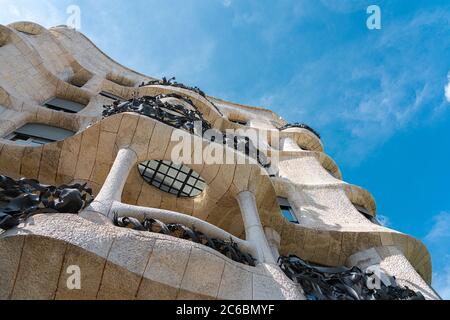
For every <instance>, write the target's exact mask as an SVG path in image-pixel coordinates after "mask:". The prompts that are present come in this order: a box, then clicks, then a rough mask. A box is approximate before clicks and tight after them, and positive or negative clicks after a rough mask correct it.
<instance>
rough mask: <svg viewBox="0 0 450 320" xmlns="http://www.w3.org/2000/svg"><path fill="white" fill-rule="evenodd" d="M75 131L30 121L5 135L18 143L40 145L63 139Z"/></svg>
mask: <svg viewBox="0 0 450 320" xmlns="http://www.w3.org/2000/svg"><path fill="white" fill-rule="evenodd" d="M73 134H74V133H73V132H72V131H69V130H65V129H62V128H57V127H52V126H48V125H45V124H40V123H29V124H26V125H24V126H23V127H21V128H19V129H17V130H16V131H14V132H13V133H11V134H9V135H8V136H6V137H5V139H8V140H11V141H15V142H16V143H17V144H22V145H31V146H40V145H44V144H47V143H51V142H54V141H61V140H64V139H66V138H68V137H70V136H72V135H73Z"/></svg>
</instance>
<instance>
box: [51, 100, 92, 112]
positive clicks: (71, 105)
mask: <svg viewBox="0 0 450 320" xmlns="http://www.w3.org/2000/svg"><path fill="white" fill-rule="evenodd" d="M43 106H44V107H46V108H48V109H52V110H56V111H63V112H68V113H77V112H80V111H81V110H83V109H84V108H85V107H86V106H85V105H83V104H81V103H78V102H74V101H69V100H65V99H61V98H52V99H50V100H48V101H46V102H44V104H43Z"/></svg>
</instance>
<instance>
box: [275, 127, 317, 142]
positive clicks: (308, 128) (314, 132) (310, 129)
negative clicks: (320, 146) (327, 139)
mask: <svg viewBox="0 0 450 320" xmlns="http://www.w3.org/2000/svg"><path fill="white" fill-rule="evenodd" d="M290 128H301V129H306V130H308V131H310V132H311V133H313V134H314V135H315V136H316V137H317V138H319V139H320V134H319V133H318V132H317V131H316V130H314V129H313V128H311V127H310V126H308V125H307V124H304V123H289V124H287V125H285V126H283V127H281V128H279V130H280V131H283V130H287V129H290Z"/></svg>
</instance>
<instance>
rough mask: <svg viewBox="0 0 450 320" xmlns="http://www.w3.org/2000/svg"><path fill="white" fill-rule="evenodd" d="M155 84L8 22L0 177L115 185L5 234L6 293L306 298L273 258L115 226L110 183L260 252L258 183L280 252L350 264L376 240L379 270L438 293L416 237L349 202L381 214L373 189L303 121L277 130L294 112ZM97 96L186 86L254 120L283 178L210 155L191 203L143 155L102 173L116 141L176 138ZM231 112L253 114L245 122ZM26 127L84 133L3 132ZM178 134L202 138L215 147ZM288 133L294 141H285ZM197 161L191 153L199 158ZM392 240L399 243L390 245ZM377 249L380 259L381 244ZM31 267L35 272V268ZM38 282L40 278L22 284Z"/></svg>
mask: <svg viewBox="0 0 450 320" xmlns="http://www.w3.org/2000/svg"><path fill="white" fill-rule="evenodd" d="M24 32H25V33H24ZM152 79H153V78H151V77H148V76H145V75H142V74H140V73H138V72H135V71H133V70H130V69H128V68H127V67H124V66H122V65H120V64H119V63H117V62H115V61H113V60H112V59H111V58H109V57H108V56H107V55H105V54H104V53H103V52H101V51H100V50H99V49H98V48H97V47H96V46H95V45H94V44H93V43H92V42H91V41H90V40H89V39H87V38H86V37H85V36H84V35H83V34H81V33H79V32H77V31H75V30H72V29H69V28H66V27H56V28H51V29H49V30H47V29H45V28H43V27H42V26H39V25H37V24H35V23H31V22H20V23H14V24H11V25H9V26H1V25H0V174H5V175H8V176H11V177H14V178H20V177H23V176H25V177H27V178H35V179H40V180H41V182H42V183H51V184H53V183H57V184H63V183H70V182H80V183H84V182H87V183H88V184H89V185H90V186H91V187H92V188H93V191H94V193H95V194H96V195H97V194H99V192H100V191H101V190H103V191H105V190H106V191H108V190H109V191H108V192H106V193H107V194H106V195H105V194H102V199H100V200H102V201H97V202H95V203H94V204H93V205H92V206H91V207H90V208H89V209H88V210H86V211H85V212H83V213H81V214H80V216H72V215H51V216H48V215H39V216H35V217H33V218H31V219H29V221H28V222H27V225H23V226H21V227H20V228H18V229H15V230H11V231H9V232H6V233H4V234H2V235H0V243H1V244H2V245H0V270H2V272H1V273H0V299H8V298H17V299H30V298H39V299H190V298H193V299H206V298H208V299H216V298H218V299H240V300H244V299H302V298H303V297H302V295H301V294H300V293H299V291H298V290H297V288H296V287H295V286H294V285H293V283H292V282H291V281H290V280H288V279H287V278H286V277H285V276H284V275H283V274H282V273H281V271H280V269H279V268H278V267H276V266H274V265H270V264H265V263H259V264H258V266H257V267H255V268H253V267H247V266H243V265H240V264H237V263H235V262H233V261H231V260H229V259H228V258H226V257H224V256H222V255H220V254H219V253H217V252H215V251H214V250H212V249H209V248H206V247H203V246H201V245H198V244H193V243H189V242H186V241H183V240H179V239H173V238H169V237H164V236H160V235H153V234H142V233H139V232H135V231H131V230H123V229H118V228H115V227H113V226H111V223H110V221H107V220H106V217H105V218H102V219H100V218H98V215H104V216H108V214H112V212H109V209H110V205H111V201H110V200H111V199H109V197H112V194H111V193H113V192H112V191H111V190H114V193H119V194H121V195H122V197H121V199H120V201H121V202H123V203H127V204H131V205H137V206H143V207H151V208H158V209H165V210H172V211H176V212H179V213H181V214H184V215H187V216H192V217H195V218H198V219H201V220H204V221H206V222H208V223H209V225H208V224H206V225H205V228H210V229H211V230H212V227H211V226H212V225H214V226H215V227H217V228H220V229H221V232H222V233H223V234H228V235H230V236H231V235H233V236H235V237H240V238H241V243H244V244H245V245H246V247H247V248H248V249H249V250H253V252H254V250H255V249H256V248H255V246H258V242H256V243H250V242H249V241H246V240H245V239H246V234H245V225H244V221H243V219H242V215H241V209H240V208H239V205H238V203H237V201H236V198H237V196H238V195H239V194H240V193H241V192H243V191H250V192H251V193H253V194H254V196H255V201H256V208H257V212H258V214H259V216H260V220H261V227H262V228H263V230H270V232H269V236H268V238H269V239H268V240H269V243H270V246H271V250H270V251H271V254H273V255H274V258H275V259H276V258H277V257H276V255H277V251H278V250H279V252H280V253H281V254H289V253H293V254H297V255H299V256H300V257H302V258H304V259H308V260H311V261H312V262H316V263H321V264H325V265H330V266H332V265H342V264H345V263H346V262H348V261H352V260H349V259H350V257H352V255H355V254H356V255H355V256H354V257H357V255H358V254H359V253H360V252H364V250H369V249H370V250H371V248H377V250H380V251H381V252H382V254H380V257H383V259H382V261H381V264H382V265H383V268H385V269H386V270H388V271H389V272H390V273H393V274H395V273H398V274H399V277H400V278H402V279H403V280H402V281H405V282H408V283H409V284H410V286H418V287H420V288H424V289H423V290H425V291H427V290H428V291H429V290H431V289H429V288H428V286H427V284H429V283H431V275H432V268H431V258H430V255H429V253H428V251H427V249H426V248H425V246H424V245H423V244H422V243H421V242H420V241H418V240H416V239H413V238H412V237H410V236H407V235H404V234H401V233H398V232H396V231H394V230H390V229H387V228H384V227H381V226H378V225H375V224H372V223H371V222H369V221H368V220H367V219H366V218H364V217H363V216H362V215H361V214H360V213H359V212H358V211H357V210H356V209H355V206H354V205H358V206H361V207H364V208H365V209H366V210H367V212H369V214H371V215H372V216H374V217H376V203H375V200H374V199H373V197H372V195H371V194H370V193H369V192H368V191H366V190H364V189H363V188H360V187H358V186H353V185H351V184H348V183H346V182H344V181H342V174H341V172H340V170H339V167H338V166H337V164H336V163H335V162H334V160H333V159H332V158H331V157H329V156H328V155H327V154H325V153H324V146H323V144H322V142H321V140H320V139H319V138H318V137H317V136H316V135H314V134H313V133H311V132H310V131H309V130H306V129H302V128H290V129H286V130H283V131H281V132H280V131H279V130H278V129H276V128H277V127H282V126H284V125H285V124H286V121H285V120H283V119H281V118H280V117H279V116H278V115H276V114H275V113H274V112H272V111H270V110H267V109H263V108H259V107H251V106H245V105H240V104H236V103H232V102H227V101H223V100H220V99H218V98H214V97H208V98H205V97H202V96H201V95H199V94H197V93H195V92H193V91H190V90H186V89H182V88H176V87H171V86H161V85H149V86H144V87H139V88H138V87H137V85H138V84H140V83H141V82H147V81H149V80H152ZM101 91H108V92H110V93H112V94H115V95H118V96H121V97H123V98H125V99H130V98H131V97H133V95H134V94H138V95H156V94H168V93H177V94H181V95H183V96H186V97H188V98H189V99H191V100H192V101H193V103H194V104H195V106H196V107H197V108H198V110H200V111H201V112H202V113H203V115H204V117H205V119H206V120H207V121H209V122H210V123H211V124H213V126H214V127H215V128H217V129H219V130H222V131H225V130H226V129H245V128H249V127H251V128H253V129H256V130H258V131H259V132H262V133H265V134H266V136H267V139H266V141H265V142H264V143H265V144H267V145H269V147H270V148H269V150H268V152H269V154H270V155H277V156H279V159H280V172H279V176H278V177H272V178H271V177H269V176H267V175H262V174H261V172H262V169H261V167H260V166H259V165H258V164H256V163H254V162H247V163H246V164H239V165H237V164H227V165H223V164H209V163H208V162H207V161H208V160H210V158H211V155H207V156H206V158H205V159H203V161H200V163H197V164H195V165H190V167H191V168H192V169H194V170H195V171H197V172H198V173H199V174H200V175H201V176H202V177H203V178H204V179H205V181H206V182H207V187H206V188H205V191H204V192H203V193H202V194H201V195H200V196H198V197H196V198H194V199H177V198H176V197H174V196H171V195H168V194H165V193H163V192H162V191H160V190H158V189H156V188H153V187H152V186H150V185H148V184H147V183H145V182H144V181H143V179H142V178H141V177H140V175H139V172H138V170H137V168H136V166H135V165H136V164H137V163H126V164H123V163H122V164H119V165H121V166H129V167H132V166H134V168H132V169H131V172H130V174H129V175H128V178H127V179H125V180H126V181H125V186H124V188H122V183H123V182H124V181H123V180H124V179H123V177H117V176H116V177H114V176H113V177H111V179H107V178H108V176H109V175H110V174H111V168H112V166H113V163H114V162H115V161H116V156H117V154H118V152H119V150H120V149H121V148H129V150H131V151H132V152H134V153H135V154H136V158H137V159H138V161H144V160H152V159H155V160H170V155H171V153H172V151H173V148H174V146H175V143H174V142H171V141H170V138H171V135H172V133H173V132H174V131H175V130H174V128H172V127H170V126H167V125H165V124H162V123H159V122H158V121H156V120H153V119H150V118H147V117H143V116H139V115H136V114H119V115H115V116H113V117H109V118H107V119H103V120H102V116H101V113H102V109H103V108H102V106H103V105H104V104H106V103H111V100H109V99H107V98H105V97H103V96H101V95H99V93H100V92H101ZM53 97H59V98H63V99H68V100H72V101H77V102H79V103H82V104H85V105H86V107H85V108H84V109H83V110H81V111H80V112H79V113H77V114H67V113H63V112H57V111H54V110H50V109H47V108H44V107H42V106H41V104H42V103H43V102H44V101H47V100H48V99H50V98H53ZM212 103H214V104H215V106H217V108H218V109H219V110H217V109H216V107H215V106H214V105H213V104H212ZM233 121H241V122H246V123H247V126H242V125H240V124H237V123H235V122H233ZM30 122H37V123H43V124H48V125H52V126H57V127H62V128H65V129H68V130H72V131H74V132H76V134H75V135H74V136H72V137H69V138H67V139H65V140H64V141H59V142H54V143H50V144H46V145H44V146H42V147H30V146H24V145H17V144H15V143H13V142H12V141H8V140H6V139H4V138H2V137H5V136H7V135H9V134H10V133H11V132H13V131H14V130H16V129H18V128H20V127H21V126H22V125H24V124H26V123H30ZM182 134H183V135H184V136H185V137H186V138H189V139H192V140H195V141H196V142H197V143H199V145H202V146H203V147H207V146H209V147H211V145H212V144H211V143H209V142H208V141H206V140H202V138H200V137H195V138H193V137H192V136H190V135H189V134H188V133H186V132H183V133H182ZM280 139H281V141H285V142H286V141H288V142H289V143H286V144H281V146H280V144H279V140H280ZM283 145H284V146H285V147H284V148H283ZM217 152H218V153H223V154H231V155H233V156H234V157H235V158H239V159H242V158H243V157H242V155H239V154H238V153H237V152H235V151H234V150H231V149H230V148H228V147H226V146H219V147H218V148H217ZM195 158H196V157H195V154H191V159H190V160H191V162H192V160H196V159H195ZM113 174H114V172H113ZM119 178H120V179H119ZM105 181H109V182H108V183H105ZM118 181H120V183H119V182H118ZM122 189H123V190H122ZM277 196H279V197H285V198H287V199H288V200H289V202H290V203H291V205H292V207H293V210H294V212H295V215H296V216H297V218H298V220H299V222H300V224H299V225H293V224H290V223H288V222H287V221H285V219H284V218H283V217H282V215H281V214H280V210H279V206H278V203H277V199H276V197H277ZM97 200H99V199H97ZM114 200H117V199H114ZM142 209H144V208H142ZM96 212H97V213H96ZM208 226H209V227H208ZM265 237H266V238H267V236H265ZM386 247H389V248H391V247H395V248H396V250H400V251H396V252H395V253H392V252H390V251H389V252H390V254H386ZM379 248H382V249H379ZM383 248H384V249H383ZM43 252H44V253H45V254H43ZM377 252H378V251H377ZM371 254H373V256H375V254H374V252H373V251H371ZM358 259H360V258H358ZM362 260H364V259H362ZM355 261H356V260H355ZM260 262H261V261H260ZM369 262H370V263H372V262H373V261H372V260H370V259H369ZM74 264H76V265H79V266H80V267H81V268H82V279H84V280H83V285H82V290H80V291H74V290H68V289H67V286H66V281H67V277H68V274H67V273H66V270H67V267H68V266H70V265H74ZM397 265H399V266H401V268H400V271H399V270H396V266H397ZM27 268H28V269H27ZM29 268H31V269H33V270H35V271H36V272H34V273H30V272H27V270H29ZM44 268H45V270H44ZM424 280H425V281H424ZM29 281H31V282H33V284H32V285H30V284H27V283H28V282H29ZM431 296H432V294H431V293H430V297H431Z"/></svg>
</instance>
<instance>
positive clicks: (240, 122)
mask: <svg viewBox="0 0 450 320" xmlns="http://www.w3.org/2000/svg"><path fill="white" fill-rule="evenodd" d="M229 120H230V121H231V122H234V123H237V124H240V125H241V126H246V125H247V121H243V120H231V119H229Z"/></svg>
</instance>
